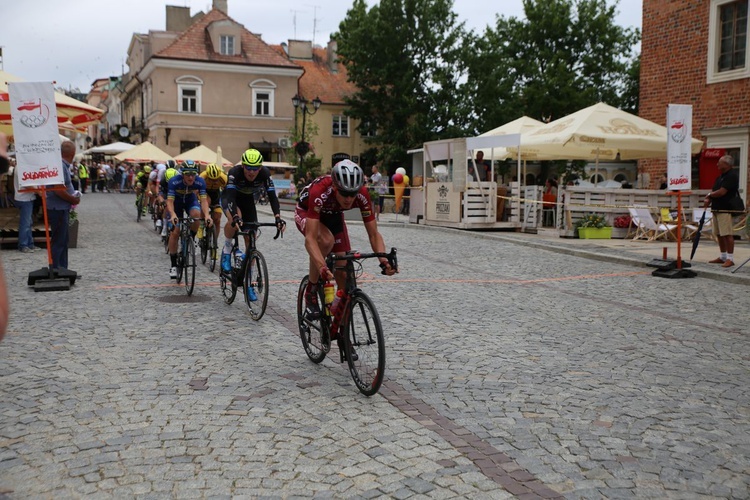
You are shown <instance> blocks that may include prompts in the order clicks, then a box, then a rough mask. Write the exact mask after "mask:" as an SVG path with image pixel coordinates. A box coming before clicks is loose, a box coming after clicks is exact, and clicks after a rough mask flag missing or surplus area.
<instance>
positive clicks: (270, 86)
mask: <svg viewBox="0 0 750 500" xmlns="http://www.w3.org/2000/svg"><path fill="white" fill-rule="evenodd" d="M250 89H252V100H253V102H252V105H253V116H269V117H270V116H274V93H275V91H276V84H275V83H273V82H272V81H270V80H255V81H253V82H251V83H250Z"/></svg>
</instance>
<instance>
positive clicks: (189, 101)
mask: <svg viewBox="0 0 750 500" xmlns="http://www.w3.org/2000/svg"><path fill="white" fill-rule="evenodd" d="M176 82H177V111H179V112H180V113H200V112H201V89H202V86H203V80H201V79H200V78H198V77H196V76H181V77H179V78H178V79H177V80H176Z"/></svg>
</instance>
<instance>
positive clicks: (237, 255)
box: [234, 249, 245, 269]
mask: <svg viewBox="0 0 750 500" xmlns="http://www.w3.org/2000/svg"><path fill="white" fill-rule="evenodd" d="M244 258H245V254H244V253H242V250H240V249H237V251H236V252H234V267H235V268H236V269H240V268H241V267H242V259H244Z"/></svg>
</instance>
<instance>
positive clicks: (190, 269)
mask: <svg viewBox="0 0 750 500" xmlns="http://www.w3.org/2000/svg"><path fill="white" fill-rule="evenodd" d="M182 263H183V264H182V265H183V266H184V268H185V291H187V294H188V295H192V294H193V288H194V287H195V243H193V238H188V239H187V241H186V242H185V250H184V256H183V259H182Z"/></svg>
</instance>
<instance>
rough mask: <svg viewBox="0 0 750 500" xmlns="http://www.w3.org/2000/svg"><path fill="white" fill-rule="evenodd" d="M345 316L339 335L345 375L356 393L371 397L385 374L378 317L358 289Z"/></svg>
mask: <svg viewBox="0 0 750 500" xmlns="http://www.w3.org/2000/svg"><path fill="white" fill-rule="evenodd" d="M348 315H349V318H348V321H347V322H346V328H345V330H346V331H345V332H344V333H343V335H344V338H345V339H346V342H345V345H346V361H347V363H348V364H349V373H351V375H352V379H354V384H355V385H356V386H357V388H358V389H359V391H360V392H361V393H362V394H364V395H365V396H372V395H373V394H375V393H376V392H378V389H380V384H382V383H383V374H384V372H385V339H384V337H383V327H382V325H381V324H380V316H378V311H377V309H375V304H373V303H372V300H370V297H368V296H367V295H365V293H364V292H362V291H359V290H358V291H356V292H354V294H352V296H351V299H350V301H349V311H348ZM339 334H341V332H339ZM354 351H356V356H355V355H354ZM355 357H356V360H355V359H354V358H355Z"/></svg>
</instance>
